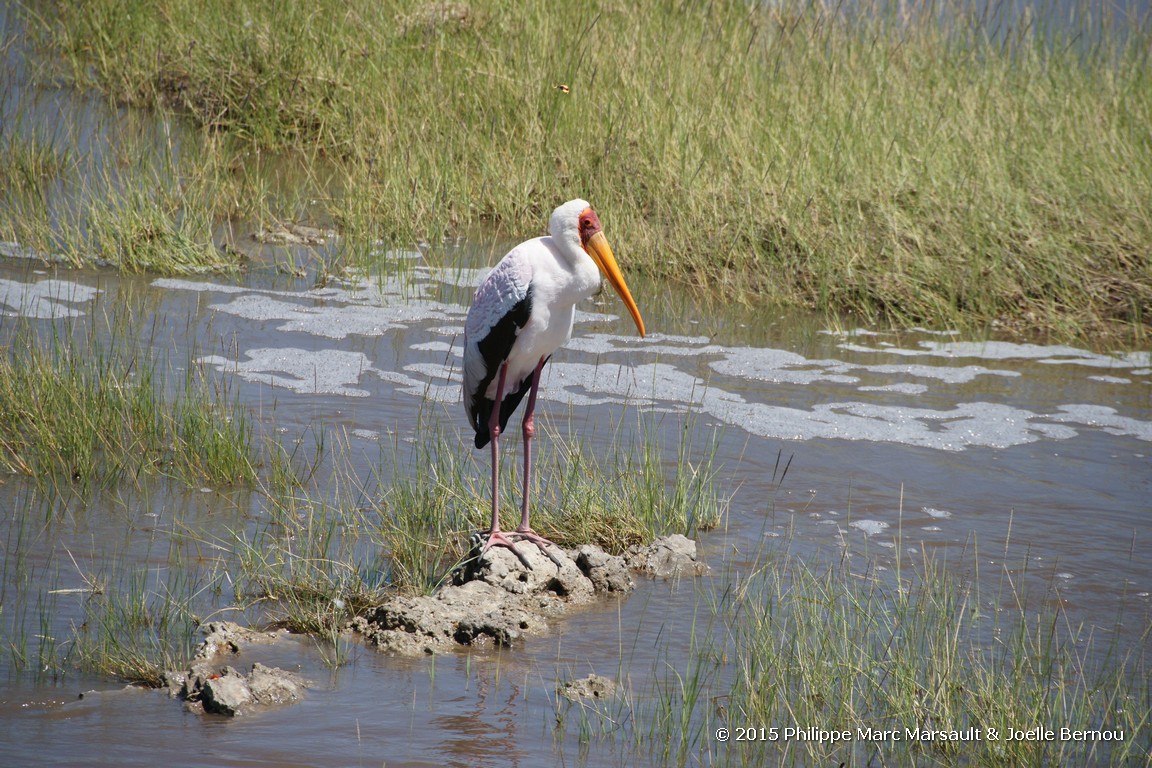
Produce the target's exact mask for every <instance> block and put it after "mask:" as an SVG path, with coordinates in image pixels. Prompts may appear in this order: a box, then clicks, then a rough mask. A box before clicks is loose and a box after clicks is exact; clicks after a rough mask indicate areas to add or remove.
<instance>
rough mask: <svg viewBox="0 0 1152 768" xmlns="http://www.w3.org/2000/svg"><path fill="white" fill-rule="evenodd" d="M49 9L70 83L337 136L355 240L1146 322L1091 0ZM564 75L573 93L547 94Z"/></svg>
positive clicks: (291, 140)
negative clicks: (518, 253) (502, 240)
mask: <svg viewBox="0 0 1152 768" xmlns="http://www.w3.org/2000/svg"><path fill="white" fill-rule="evenodd" d="M850 7H851V9H852V11H851V18H849V16H848V12H846V11H844V10H843V9H842V8H841V6H840V5H837V4H832V5H831V6H829V5H828V4H825V3H819V2H805V1H804V0H796V1H794V2H784V3H752V4H741V3H720V4H716V3H674V2H656V3H642V4H629V3H614V4H607V3H597V2H593V3H585V4H581V5H579V6H574V5H564V4H556V3H551V2H545V0H535V2H529V3H518V4H512V5H508V4H502V3H496V2H491V1H490V0H476V2H472V3H437V2H426V1H423V0H409V1H408V2H402V3H398V4H395V5H393V6H391V7H390V10H385V11H384V12H382V10H381V8H380V6H379V4H377V3H372V2H367V1H366V0H350V1H349V2H339V3H333V2H321V3H319V4H315V3H313V4H304V5H301V4H296V3H290V2H267V3H255V4H246V5H244V6H243V7H237V6H236V5H235V4H234V3H231V2H228V0H213V2H209V3H200V2H192V0H166V1H165V2H162V3H154V2H146V1H145V0H129V1H128V2H124V1H123V0H101V1H98V2H91V3H82V4H73V3H64V2H50V3H47V4H46V7H45V10H44V11H43V12H42V13H40V14H39V15H33V16H32V19H33V25H34V26H35V28H36V29H37V30H38V32H39V34H40V37H41V39H42V40H43V41H45V43H46V44H47V45H49V46H50V47H51V48H53V49H54V50H55V51H57V52H59V53H62V54H63V56H64V57H65V61H66V62H67V63H66V68H67V70H68V71H69V72H70V73H71V75H72V77H73V78H74V79H75V80H76V81H77V82H79V83H82V84H94V85H96V86H98V87H100V88H101V89H103V90H104V91H105V92H106V93H108V94H109V95H110V96H111V97H112V98H113V99H115V100H117V101H119V102H124V103H130V104H139V105H146V106H153V107H166V108H175V109H178V110H179V111H181V112H182V113H184V114H186V115H188V116H190V117H191V118H192V119H193V120H194V121H195V122H197V123H199V124H200V125H202V126H204V127H206V129H208V130H209V131H212V132H217V133H221V134H225V135H227V136H230V137H235V138H237V139H239V141H240V146H247V147H257V148H268V149H274V150H285V149H288V150H293V151H295V152H297V153H299V154H301V155H303V156H305V157H307V158H312V159H315V158H318V157H320V156H323V157H324V158H325V161H326V162H330V163H331V164H332V165H333V166H334V172H332V173H331V174H330V175H329V174H327V173H325V174H324V176H325V178H333V179H338V180H339V181H338V182H336V183H334V184H331V185H326V187H327V188H325V189H323V190H320V191H319V193H318V195H319V197H320V198H322V203H321V204H322V205H323V206H324V207H326V208H327V213H328V215H329V216H331V217H332V218H333V219H334V220H335V221H336V222H338V223H339V224H340V225H341V226H342V228H343V230H344V231H345V233H346V234H347V235H348V237H349V240H348V242H349V244H350V247H351V248H353V249H356V248H357V246H356V244H357V243H362V244H365V247H363V248H361V249H360V250H362V251H365V252H366V251H368V250H369V248H367V247H366V244H367V243H371V242H373V241H374V240H375V239H376V238H379V237H384V238H387V239H390V240H393V241H400V242H411V241H413V240H415V239H416V238H421V237H422V238H425V239H428V240H429V241H431V242H436V240H437V238H438V237H439V236H440V235H442V234H444V233H445V232H447V231H451V230H453V229H456V228H459V227H461V226H463V225H466V224H471V223H477V222H482V221H484V222H494V223H496V224H498V225H499V226H500V227H501V228H503V229H504V231H506V232H509V233H511V234H513V235H517V236H518V235H527V234H530V233H534V232H538V231H540V230H541V229H542V227H543V223H544V221H545V219H546V216H547V213H548V211H549V210H550V209H551V207H552V206H553V205H554V204H556V203H557V202H559V201H562V200H565V199H568V198H570V197H572V196H574V195H583V196H586V197H587V198H589V199H590V200H592V201H593V202H594V203H595V204H596V205H597V206H598V207H599V208H600V211H601V214H602V216H603V218H604V220H605V223H606V226H607V230H608V233H609V235H610V237H611V238H612V239H613V241H614V242H615V243H616V244H617V251H618V252H619V253H620V254H621V256H622V258H623V259H624V260H625V261H626V265H627V267H628V268H633V269H643V270H645V271H648V272H650V273H653V274H657V275H661V276H663V277H665V278H667V279H669V280H671V281H674V282H679V283H683V284H686V285H690V286H694V287H695V288H697V289H699V290H701V291H702V292H704V293H705V294H709V295H714V296H717V297H720V296H723V297H724V300H725V301H727V300H729V297H730V296H732V295H735V296H736V297H737V299H738V300H739V301H741V302H743V303H745V304H749V305H753V306H757V305H761V306H762V305H764V304H766V303H768V302H786V303H790V304H793V305H799V306H811V307H815V308H818V309H821V310H824V311H828V312H847V313H852V314H854V315H855V316H857V317H859V318H860V319H861V320H864V321H877V320H887V321H890V322H894V323H898V324H911V323H921V322H929V323H934V324H936V325H946V326H961V327H969V328H973V327H987V326H989V325H993V324H1001V325H1005V326H1009V327H1013V328H1018V329H1044V330H1054V331H1057V332H1059V333H1061V334H1062V335H1076V334H1090V333H1096V332H1098V331H1101V330H1122V331H1127V332H1136V333H1140V332H1141V331H1142V329H1144V328H1146V327H1147V324H1148V323H1149V322H1150V320H1149V317H1150V316H1152V314H1150V312H1152V266H1150V262H1149V260H1148V259H1147V253H1148V252H1149V250H1150V249H1152V220H1150V219H1149V217H1148V216H1147V211H1148V210H1152V181H1150V180H1152V151H1150V147H1149V143H1148V137H1147V131H1146V130H1145V127H1146V126H1147V125H1148V124H1149V123H1152V76H1150V70H1149V67H1148V61H1147V49H1148V42H1149V34H1150V31H1149V27H1148V25H1147V24H1144V23H1133V22H1132V21H1131V20H1128V23H1122V22H1121V21H1119V20H1116V19H1112V18H1111V17H1110V16H1109V15H1108V13H1107V12H1105V13H1099V12H1095V11H1094V10H1093V9H1092V7H1091V4H1089V3H1084V4H1081V5H1078V6H1076V7H1075V8H1074V13H1073V14H1072V16H1071V17H1070V18H1067V19H1055V18H1054V17H1052V16H1047V17H1046V16H1041V15H1038V16H1036V17H1020V18H1017V17H1014V16H1012V14H1013V13H1015V7H1014V4H1011V3H1002V4H995V7H994V8H991V9H990V8H988V6H987V4H986V3H979V2H974V1H970V0H947V2H944V3H938V2H930V0H922V1H920V2H911V3H901V4H893V3H883V2H879V0H877V1H876V2H864V3H853V4H850ZM558 86H565V88H560V87H558Z"/></svg>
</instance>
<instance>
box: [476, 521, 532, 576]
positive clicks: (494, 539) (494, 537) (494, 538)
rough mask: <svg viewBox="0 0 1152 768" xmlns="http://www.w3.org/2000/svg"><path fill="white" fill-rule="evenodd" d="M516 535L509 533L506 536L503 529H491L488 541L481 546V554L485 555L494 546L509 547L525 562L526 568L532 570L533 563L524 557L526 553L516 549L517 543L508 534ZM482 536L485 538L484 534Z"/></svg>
mask: <svg viewBox="0 0 1152 768" xmlns="http://www.w3.org/2000/svg"><path fill="white" fill-rule="evenodd" d="M515 535H516V534H514V533H509V534H508V535H507V536H506V535H504V533H502V532H501V531H489V532H488V541H486V542H484V546H483V547H481V548H480V554H481V555H483V554H484V553H485V552H487V551H488V550H489V549H491V548H492V547H507V548H508V549H510V550H512V554H514V555H516V557H517V558H518V559H519V560H520V562H521V563H523V564H524V567H525V568H527V569H528V570H532V563H530V562H528V558H526V557H524V553H523V552H521V551H520V550H518V549H516V544H515V543H514V542H513V541H512V540H511V539H509V538H508V536H515ZM480 538H483V535H481V536H480Z"/></svg>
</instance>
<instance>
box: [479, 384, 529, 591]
mask: <svg viewBox="0 0 1152 768" xmlns="http://www.w3.org/2000/svg"><path fill="white" fill-rule="evenodd" d="M507 374H508V364H507V363H501V364H500V376H499V378H498V379H497V381H496V401H495V403H494V405H493V406H492V415H491V416H489V417H488V433H489V435H491V442H492V525H491V526H490V527H489V528H488V541H486V542H485V543H484V547H483V549H481V550H480V553H481V554H483V553H485V552H487V551H488V548H489V547H507V548H508V549H510V550H512V552H513V553H514V554H515V555H516V557H518V558H520V562H522V563H524V566H525V567H527V568H531V567H532V565H531V564H530V563H529V562H528V559H527V558H525V557H524V555H523V554H522V553H521V552H520V550H518V549H516V545H515V544H513V543H512V540H511V539H509V538H508V537H506V536H505V535H504V534H503V533H501V532H500V406H501V405H502V404H503V402H504V379H505V377H506V376H507Z"/></svg>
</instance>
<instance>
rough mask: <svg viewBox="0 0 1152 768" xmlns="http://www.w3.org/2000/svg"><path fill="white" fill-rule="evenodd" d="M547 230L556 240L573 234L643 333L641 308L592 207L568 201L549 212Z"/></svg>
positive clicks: (586, 203)
mask: <svg viewBox="0 0 1152 768" xmlns="http://www.w3.org/2000/svg"><path fill="white" fill-rule="evenodd" d="M549 229H550V230H551V233H552V236H553V237H555V238H558V239H559V238H563V237H564V236H565V235H568V234H569V233H572V234H575V235H576V237H577V238H578V239H579V242H580V247H581V248H583V249H584V252H585V253H587V254H588V255H589V256H590V257H591V258H592V261H594V262H596V266H598V267H599V268H600V271H601V272H602V273H603V274H604V276H605V277H607V278H608V282H609V283H610V284H611V285H612V287H613V288H614V289H615V290H616V293H618V294H619V295H620V298H621V299H622V300H623V301H624V306H626V307H628V312H629V313H631V315H632V320H633V322H635V323H636V330H637V331H639V332H640V335H641V336H643V335H644V318H642V317H640V309H639V308H638V307H637V306H636V302H635V301H634V300H633V299H632V293H631V291H629V290H628V284H627V283H626V282H624V275H623V273H621V272H620V267H619V265H617V264H616V257H615V256H614V255H613V254H612V246H610V245H608V238H606V237H604V230H603V228H602V227H601V226H600V217H599V216H597V215H596V211H594V210H592V206H591V205H589V204H588V202H587V201H585V200H569V201H568V202H567V203H564V205H562V206H560V207H559V208H557V209H556V210H555V211H553V212H552V220H551V222H550V223H549ZM569 236H570V235H569Z"/></svg>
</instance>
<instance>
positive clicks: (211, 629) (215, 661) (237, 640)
mask: <svg viewBox="0 0 1152 768" xmlns="http://www.w3.org/2000/svg"><path fill="white" fill-rule="evenodd" d="M203 631H204V634H205V638H204V641H203V642H202V643H200V645H199V646H198V647H197V649H196V655H195V656H194V657H193V659H192V665H191V666H190V667H189V668H188V669H187V670H185V671H182V672H181V671H168V672H165V673H164V682H165V684H166V685H167V686H168V693H169V695H170V696H172V697H174V698H181V699H184V700H185V701H186V702H187V703H188V705H189V708H190V709H192V710H194V711H203V712H212V713H216V714H221V715H228V716H230V717H236V716H238V715H244V714H249V713H252V712H255V711H259V710H262V709H267V708H269V707H275V706H281V705H284V704H293V703H295V702H297V701H299V700H300V699H301V698H303V696H304V691H305V690H306V689H307V688H308V683H307V682H306V681H305V680H304V679H303V678H301V677H300V676H299V675H297V674H295V673H293V672H287V671H285V670H283V669H279V668H277V667H268V666H265V665H263V664H261V663H259V662H256V663H255V664H253V665H252V671H251V673H250V674H247V675H245V674H243V673H242V672H239V671H237V670H236V668H235V667H233V666H231V665H230V664H228V663H227V662H229V661H232V660H233V659H234V657H235V655H236V654H238V653H239V652H240V650H241V649H242V648H243V647H244V646H246V645H253V644H261V643H272V642H275V641H276V640H278V639H280V638H281V637H282V636H283V633H282V632H258V631H255V630H251V629H247V628H245V627H242V626H240V625H239V624H234V623H233V622H230V621H220V622H212V623H210V624H206V625H205V626H204V627H203Z"/></svg>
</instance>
